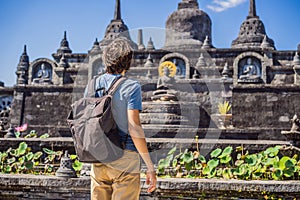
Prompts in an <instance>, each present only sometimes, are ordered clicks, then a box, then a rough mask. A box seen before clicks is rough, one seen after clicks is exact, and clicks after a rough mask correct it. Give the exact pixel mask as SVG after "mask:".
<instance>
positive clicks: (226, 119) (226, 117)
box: [211, 101, 232, 129]
mask: <svg viewBox="0 0 300 200" xmlns="http://www.w3.org/2000/svg"><path fill="white" fill-rule="evenodd" d="M218 111H219V113H217V114H212V115H211V118H212V120H213V121H214V122H215V124H216V125H217V127H218V128H221V129H224V128H226V127H228V126H229V125H230V121H231V118H232V114H231V113H230V111H231V104H230V103H229V102H228V101H224V102H220V103H219V104H218Z"/></svg>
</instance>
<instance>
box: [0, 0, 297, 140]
mask: <svg viewBox="0 0 300 200" xmlns="http://www.w3.org/2000/svg"><path fill="white" fill-rule="evenodd" d="M249 5H250V8H249V12H248V15H247V11H245V15H247V17H246V20H245V21H244V22H243V23H242V25H241V28H240V31H239V34H238V37H237V39H235V40H234V41H232V45H231V47H228V48H218V47H214V45H213V35H212V21H211V19H210V17H209V15H208V14H207V13H206V12H204V11H203V10H202V9H201V4H200V5H199V3H198V1H197V0H182V1H181V2H179V3H178V8H177V10H176V11H174V12H173V13H171V14H170V16H169V17H168V19H167V20H166V30H165V33H166V34H165V41H164V45H163V46H162V47H161V48H159V49H156V48H155V46H156V45H155V42H156V41H155V39H153V38H154V37H150V38H147V40H148V43H147V45H144V41H143V34H144V32H145V31H147V30H139V31H138V34H137V38H136V40H137V42H135V41H134V39H133V38H132V37H131V35H130V32H129V31H128V30H129V28H128V26H127V25H126V23H125V22H124V20H123V19H122V15H121V1H120V0H116V7H115V12H114V17H113V19H112V20H111V21H110V23H109V24H108V26H107V28H106V31H105V36H104V38H102V39H101V40H99V41H100V42H98V39H96V40H95V41H94V42H93V43H92V45H91V49H90V50H87V53H74V51H73V50H72V49H71V48H70V45H69V41H68V38H67V33H66V32H64V35H63V39H62V41H61V42H60V46H59V48H58V49H57V51H56V52H55V53H53V54H52V56H53V59H48V58H38V59H35V60H32V61H30V60H29V56H28V54H29V53H28V52H30V50H29V51H28V49H30V48H26V46H25V48H24V51H23V53H22V55H21V57H20V62H19V64H18V66H17V71H16V74H17V81H16V85H15V86H14V87H13V88H11V89H10V90H7V89H6V90H5V89H0V98H1V99H2V100H3V99H9V98H11V99H10V100H11V101H12V103H11V104H9V105H7V106H3V105H2V107H0V112H2V111H3V110H4V107H6V108H9V110H10V113H9V117H5V118H3V119H2V118H1V120H2V121H1V123H2V124H4V123H5V125H2V127H4V128H3V129H6V130H7V129H8V127H9V126H10V125H11V126H12V127H16V126H19V125H22V124H24V123H27V124H28V129H29V130H31V129H34V130H37V131H38V132H39V133H45V132H47V133H49V134H50V135H51V136H52V137H53V136H62V135H64V136H66V135H67V136H70V133H69V131H68V127H67V124H66V117H67V114H68V112H69V110H70V105H71V104H72V102H74V100H76V98H78V96H80V95H82V93H83V90H84V88H85V85H86V83H87V81H88V80H90V79H91V78H92V77H93V76H95V75H97V74H98V73H101V72H103V70H104V68H105V67H104V66H103V64H102V58H101V56H102V53H103V49H104V48H105V46H106V45H107V44H109V42H111V41H112V40H113V39H114V38H117V37H125V38H126V39H127V40H129V41H130V42H131V44H132V47H133V48H134V58H133V60H132V67H131V70H130V71H129V73H128V74H127V76H128V77H131V78H136V79H138V80H139V81H140V82H141V84H142V90H143V107H144V110H143V112H142V114H141V117H142V122H143V126H144V128H145V130H146V133H147V136H148V137H149V138H151V137H156V138H158V137H159V138H167V137H177V136H178V135H180V137H188V138H193V137H195V136H196V135H198V136H199V137H200V138H207V137H209V136H211V135H215V134H213V133H212V132H214V133H215V132H218V131H219V132H221V135H219V137H221V138H227V139H230V138H231V137H233V135H234V138H235V139H239V138H243V139H247V138H248V139H261V138H264V139H269V140H284V139H285V137H284V136H282V135H281V134H280V132H281V131H282V130H289V127H290V119H291V118H292V117H293V116H294V114H297V113H299V112H300V106H299V103H298V99H299V97H300V90H299V84H300V81H299V80H300V78H299V77H300V76H299V74H300V73H299V62H298V61H299V48H298V49H296V48H297V44H295V50H285V51H280V50H276V48H275V43H274V41H273V40H272V39H270V37H269V36H268V35H267V33H266V28H265V26H264V24H263V22H262V21H261V20H260V18H259V17H258V15H257V13H256V4H255V0H250V4H249ZM263 14H264V13H261V15H263ZM68 34H72V33H68ZM297 52H298V53H297ZM167 71H168V72H167ZM166 73H169V75H167V74H166ZM7 94H9V95H7ZM12 99H13V100H12ZM225 100H226V101H229V102H230V103H231V104H232V109H231V111H230V112H231V114H232V119H231V122H232V124H230V125H229V126H227V127H225V128H226V129H225V130H223V129H222V130H220V129H218V122H216V121H214V119H213V118H211V116H213V115H214V114H217V113H218V104H219V103H222V102H224V101H225ZM2 102H5V101H2ZM5 120H6V121H5ZM212 130H213V131H212ZM250 130H251V131H250ZM211 131H212V132H211ZM184 133H185V135H184ZM210 134H211V135H210ZM178 137H179V136H178Z"/></svg>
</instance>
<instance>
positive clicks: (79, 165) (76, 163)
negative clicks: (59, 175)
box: [72, 160, 83, 171]
mask: <svg viewBox="0 0 300 200" xmlns="http://www.w3.org/2000/svg"><path fill="white" fill-rule="evenodd" d="M82 165H83V163H82V162H79V161H78V160H75V161H74V163H73V165H72V166H73V168H74V170H75V171H80V170H81V168H82Z"/></svg>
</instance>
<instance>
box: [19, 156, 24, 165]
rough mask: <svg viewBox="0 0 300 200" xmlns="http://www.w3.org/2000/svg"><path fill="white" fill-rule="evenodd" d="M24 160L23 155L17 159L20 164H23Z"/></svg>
mask: <svg viewBox="0 0 300 200" xmlns="http://www.w3.org/2000/svg"><path fill="white" fill-rule="evenodd" d="M25 160H26V158H25V156H22V157H20V158H19V159H18V161H19V162H20V163H21V164H23V163H24V162H25Z"/></svg>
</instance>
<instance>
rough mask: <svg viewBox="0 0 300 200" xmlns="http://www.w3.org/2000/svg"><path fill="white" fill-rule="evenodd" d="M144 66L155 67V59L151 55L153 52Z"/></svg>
mask: <svg viewBox="0 0 300 200" xmlns="http://www.w3.org/2000/svg"><path fill="white" fill-rule="evenodd" d="M144 67H154V63H153V59H152V57H151V54H149V55H148V58H147V61H146V63H145V65H144Z"/></svg>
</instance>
